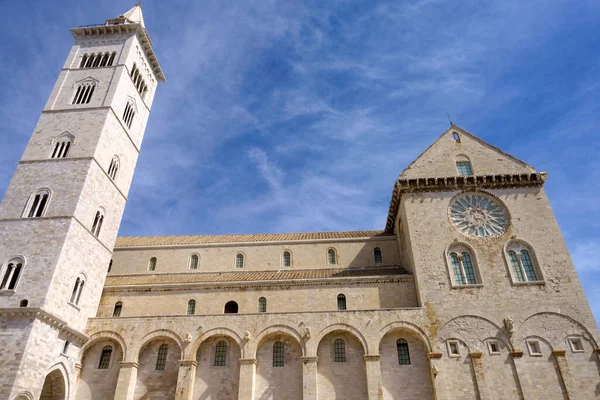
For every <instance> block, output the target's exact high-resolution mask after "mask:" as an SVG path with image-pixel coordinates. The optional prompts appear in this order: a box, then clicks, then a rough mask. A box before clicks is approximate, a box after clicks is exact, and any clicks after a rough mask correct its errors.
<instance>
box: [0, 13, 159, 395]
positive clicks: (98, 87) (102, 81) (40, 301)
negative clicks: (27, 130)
mask: <svg viewBox="0 0 600 400" xmlns="http://www.w3.org/2000/svg"><path fill="white" fill-rule="evenodd" d="M71 33H72V35H73V38H74V44H73V46H72V48H71V51H70V52H69V54H68V56H67V59H66V61H65V63H64V65H63V67H62V69H61V71H60V74H59V76H58V79H57V80H56V83H55V85H54V88H53V90H52V92H51V93H50V97H49V99H48V101H47V103H46V105H45V107H44V109H43V110H42V113H41V116H40V119H39V121H38V123H37V126H36V127H35V130H34V132H33V134H32V136H31V139H30V141H29V144H28V145H27V148H26V149H25V152H24V154H23V157H22V158H21V160H20V161H19V163H18V166H17V169H16V172H15V174H14V176H13V178H12V180H11V182H10V185H9V186H8V188H7V190H6V194H5V196H4V199H3V200H2V203H1V204H0V283H2V286H1V287H0V330H1V331H2V332H3V335H2V337H1V338H0V344H1V345H2V348H3V351H4V354H3V356H2V357H0V398H3V399H5V398H7V399H13V398H15V397H17V396H21V397H22V396H30V397H32V398H35V399H37V398H40V396H46V397H48V396H49V395H48V393H50V392H52V396H59V397H60V398H65V399H69V398H71V397H72V394H73V393H74V384H75V382H76V374H77V372H76V371H77V368H76V363H77V361H78V360H77V357H78V356H79V350H80V348H81V346H82V345H83V344H84V343H85V342H86V341H87V340H88V337H87V336H86V335H85V334H84V333H83V331H84V329H85V326H86V323H87V319H88V318H90V317H93V316H95V315H96V310H97V307H98V303H99V301H100V295H101V293H102V287H103V284H104V279H105V276H106V273H107V270H108V266H109V263H110V260H111V255H112V250H113V246H114V243H115V240H116V237H117V231H118V229H119V224H120V221H121V217H122V214H123V210H124V207H125V203H126V201H127V195H128V193H129V188H130V184H131V180H132V178H133V172H134V168H135V164H136V161H137V157H138V155H139V150H140V146H141V143H142V139H143V136H144V130H145V128H146V123H147V121H148V117H149V115H150V109H151V107H152V101H153V99H154V95H155V92H156V88H157V85H158V83H159V82H164V81H165V77H164V74H163V72H162V69H161V67H160V65H159V63H158V60H157V58H156V55H155V54H154V50H153V48H152V43H151V41H150V37H149V36H148V32H147V31H146V28H145V26H144V18H143V15H142V9H141V6H140V5H139V4H136V5H135V6H134V7H133V8H132V9H131V10H129V11H127V12H126V13H124V14H123V15H120V16H119V17H117V18H112V19H108V20H107V21H106V22H105V23H104V24H100V25H88V26H82V27H79V28H73V29H71ZM24 305H25V306H24ZM57 368H60V369H61V371H62V372H61V373H60V374H62V375H65V376H64V380H61V379H58V378H56V379H54V375H51V374H53V373H54V374H55V375H56V376H57V377H58V375H57V373H56V371H58V370H57ZM53 371H54V372H53ZM62 375H61V376H62ZM50 378H52V379H50ZM48 379H50V380H48ZM63 385H64V388H63ZM59 392H60V393H59ZM63 392H64V393H63ZM21 397H19V398H21ZM59 397H57V398H59ZM52 398H54V397H52Z"/></svg>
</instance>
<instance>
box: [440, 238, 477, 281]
mask: <svg viewBox="0 0 600 400" xmlns="http://www.w3.org/2000/svg"><path fill="white" fill-rule="evenodd" d="M472 254H473V253H472V251H471V249H470V247H468V246H467V245H465V244H461V243H457V244H454V245H452V246H451V247H450V249H449V250H448V253H447V255H448V265H449V267H450V272H451V276H452V284H453V286H463V285H475V284H478V283H481V282H480V279H481V278H480V276H479V273H478V271H477V263H476V261H475V259H474V258H473V255H472Z"/></svg>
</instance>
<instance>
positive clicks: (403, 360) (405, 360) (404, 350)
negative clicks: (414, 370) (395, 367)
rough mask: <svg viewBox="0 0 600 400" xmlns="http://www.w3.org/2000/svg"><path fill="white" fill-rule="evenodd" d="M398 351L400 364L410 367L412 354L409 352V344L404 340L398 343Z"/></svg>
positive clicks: (399, 340)
mask: <svg viewBox="0 0 600 400" xmlns="http://www.w3.org/2000/svg"><path fill="white" fill-rule="evenodd" d="M396 350H397V351H398V364H399V365H410V352H409V351H408V342H407V341H406V340H404V339H398V340H397V341H396Z"/></svg>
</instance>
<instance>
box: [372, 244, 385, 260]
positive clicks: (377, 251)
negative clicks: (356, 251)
mask: <svg viewBox="0 0 600 400" xmlns="http://www.w3.org/2000/svg"><path fill="white" fill-rule="evenodd" d="M373 258H374V259H375V264H381V263H383V257H382V256H381V249H380V248H379V247H375V249H374V250H373Z"/></svg>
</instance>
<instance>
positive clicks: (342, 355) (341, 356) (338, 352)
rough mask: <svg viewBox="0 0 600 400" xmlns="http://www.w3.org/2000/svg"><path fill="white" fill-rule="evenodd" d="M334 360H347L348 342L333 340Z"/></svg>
mask: <svg viewBox="0 0 600 400" xmlns="http://www.w3.org/2000/svg"><path fill="white" fill-rule="evenodd" d="M333 362H346V342H344V339H335V340H334V342H333Z"/></svg>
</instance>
